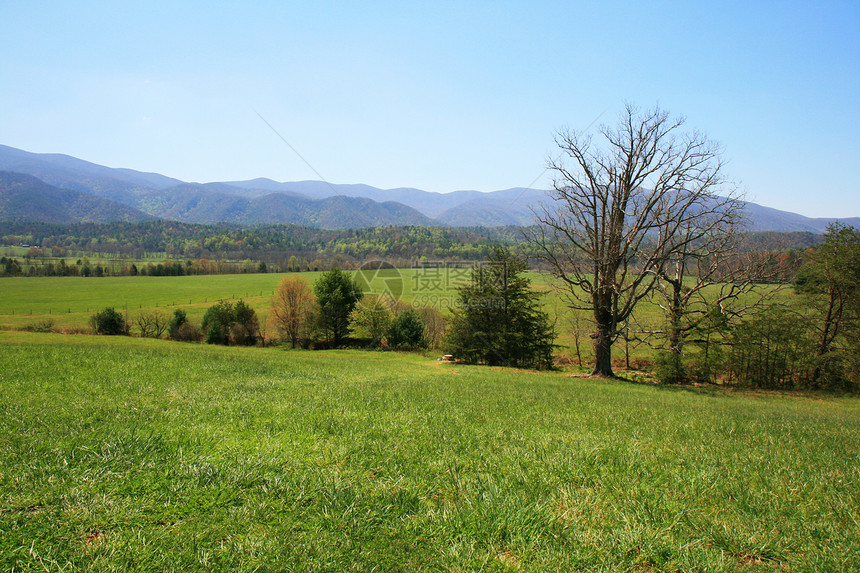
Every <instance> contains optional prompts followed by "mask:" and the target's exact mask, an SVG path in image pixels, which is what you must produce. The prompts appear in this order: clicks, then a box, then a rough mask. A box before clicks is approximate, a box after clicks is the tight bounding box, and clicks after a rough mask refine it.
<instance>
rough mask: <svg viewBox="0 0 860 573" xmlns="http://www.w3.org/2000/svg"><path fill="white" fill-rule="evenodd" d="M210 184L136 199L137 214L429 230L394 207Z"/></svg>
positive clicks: (423, 220)
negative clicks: (245, 192) (250, 192)
mask: <svg viewBox="0 0 860 573" xmlns="http://www.w3.org/2000/svg"><path fill="white" fill-rule="evenodd" d="M211 185H212V184H206V185H201V184H197V183H183V184H181V185H177V186H176V187H171V188H169V189H164V190H162V191H153V192H150V193H147V194H144V195H141V196H140V198H139V201H138V205H139V208H140V209H141V210H142V211H145V212H146V213H150V214H152V215H154V216H156V217H159V218H163V219H173V220H176V221H185V222H188V223H220V222H225V223H237V224H242V225H260V224H274V223H294V224H297V225H307V226H311V227H319V228H324V229H349V228H363V227H384V226H388V225H422V226H423V225H430V224H432V221H431V220H430V218H429V217H427V216H425V215H422V214H421V213H419V212H418V211H416V210H415V209H412V208H411V207H407V206H406V205H401V204H400V203H394V202H384V203H377V202H376V201H372V200H370V199H366V198H362V197H344V196H336V197H327V198H325V199H308V198H306V197H301V196H295V195H288V194H285V193H269V194H267V195H262V196H257V197H243V196H241V195H238V194H235V193H230V192H223V191H224V190H223V189H221V190H220V191H213V190H212V187H211Z"/></svg>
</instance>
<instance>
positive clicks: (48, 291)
mask: <svg viewBox="0 0 860 573" xmlns="http://www.w3.org/2000/svg"><path fill="white" fill-rule="evenodd" d="M320 274H321V273H318V272H308V273H289V274H276V273H271V274H265V273H264V274H256V273H250V274H225V275H196V276H182V277H149V276H136V277H100V278H95V277H88V278H84V277H32V278H31V277H15V278H3V279H0V329H3V328H6V329H20V328H24V327H26V326H28V325H32V324H36V323H39V322H42V321H45V320H52V321H54V324H55V327H56V328H59V329H74V328H85V327H86V326H87V324H88V320H89V318H90V316H91V315H92V314H93V313H95V312H96V311H98V310H102V309H104V308H105V307H108V306H112V307H114V308H116V309H118V310H120V311H126V310H127V311H128V315H129V318H130V319H131V320H132V321H133V320H134V318H135V316H136V315H137V313H138V312H139V311H141V310H146V311H151V310H155V309H159V310H163V311H165V312H166V313H168V314H172V312H173V310H174V309H176V308H181V309H183V310H185V311H186V312H187V313H188V316H189V318H190V319H191V320H193V321H197V322H199V321H201V320H202V318H203V314H204V313H205V312H206V309H207V308H208V307H209V306H211V305H212V304H214V303H215V302H218V301H219V300H221V299H225V300H235V299H239V298H241V299H244V300H245V302H247V303H249V304H250V305H251V306H252V307H253V308H254V309H255V310H256V311H257V313H258V315H260V316H261V317H265V316H267V315H268V314H269V304H270V300H271V296H272V294H273V292H274V290H275V289H276V288H277V285H278V282H279V281H280V280H281V278H283V277H284V276H297V277H301V278H305V279H307V280H308V282H309V283H311V284H313V283H314V281H316V279H317V278H318V277H319V275H320ZM365 276H366V277H367V278H369V279H372V280H371V283H370V285H371V290H372V292H376V293H382V292H386V289H388V290H390V291H394V294H395V295H397V296H398V297H399V298H400V299H401V300H403V301H405V302H409V303H414V304H417V305H425V306H433V307H435V308H438V309H439V310H441V311H442V312H443V313H447V312H448V310H449V309H450V308H451V307H452V306H453V305H454V304H455V301H456V287H457V286H459V285H460V284H463V283H464V282H467V281H468V280H469V269H448V270H444V269H443V270H440V271H435V270H432V269H399V270H393V271H383V272H382V273H380V274H379V275H376V274H375V273H373V272H370V273H369V274H367V275H365ZM530 278H531V280H532V284H533V286H534V288H535V289H537V290H539V291H542V292H546V293H547V294H546V296H544V297H543V304H544V305H545V309H546V310H547V312H549V313H550V315H551V316H552V317H553V318H557V323H556V325H557V331H558V333H559V341H558V342H559V344H560V345H561V346H562V347H563V351H565V352H567V351H568V350H567V349H569V348H572V347H573V345H574V335H573V328H574V324H573V318H572V317H573V316H575V315H574V313H573V312H572V311H570V310H569V309H567V308H566V306H565V304H564V302H563V301H562V299H561V298H560V297H559V295H558V294H557V293H554V292H552V289H551V287H550V277H549V276H548V275H546V274H541V273H530ZM639 309H640V310H639V312H640V316H643V317H645V318H646V319H647V320H650V321H654V322H659V321H660V313H659V309H658V308H657V307H655V306H654V305H649V304H647V303H643V304H641V305H640V307H639ZM578 316H580V317H582V318H581V321H580V326H579V327H580V329H581V331H582V332H581V333H580V345H581V349H582V352H583V357H584V358H586V357H588V356H590V355H591V346H590V345H591V343H590V339H589V338H588V330H589V327H588V324H587V321H586V318H587V316H588V313H585V312H581V313H578ZM571 352H572V351H571ZM623 353H624V349H623V343H622V342H619V343H617V344H616V349H615V356H623ZM631 353H632V354H633V355H635V356H647V355H650V350H649V349H648V348H647V347H645V346H641V347H638V348H634V349H633V350H632V351H631Z"/></svg>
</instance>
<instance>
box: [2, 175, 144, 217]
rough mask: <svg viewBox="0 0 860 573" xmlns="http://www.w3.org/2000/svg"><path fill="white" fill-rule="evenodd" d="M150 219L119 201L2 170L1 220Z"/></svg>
mask: <svg viewBox="0 0 860 573" xmlns="http://www.w3.org/2000/svg"><path fill="white" fill-rule="evenodd" d="M148 219H152V217H151V216H149V215H147V214H146V213H143V212H141V211H138V210H137V209H134V208H132V207H129V206H127V205H123V204H121V203H117V202H116V201H111V200H109V199H104V198H102V197H97V196H95V195H93V194H91V193H84V192H82V191H75V190H72V189H59V188H57V187H54V186H53V185H48V184H47V183H45V182H44V181H41V180H39V179H37V178H35V177H33V176H31V175H25V174H22V173H12V172H9V171H0V221H12V220H21V221H41V222H44V223H107V222H111V221H128V222H137V221H145V220H148Z"/></svg>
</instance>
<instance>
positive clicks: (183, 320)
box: [167, 308, 188, 340]
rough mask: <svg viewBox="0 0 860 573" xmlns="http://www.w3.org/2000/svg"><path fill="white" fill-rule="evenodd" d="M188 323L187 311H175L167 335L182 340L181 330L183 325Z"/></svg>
mask: <svg viewBox="0 0 860 573" xmlns="http://www.w3.org/2000/svg"><path fill="white" fill-rule="evenodd" d="M187 323H188V317H187V316H186V315H185V311H184V310H182V309H181V308H177V309H176V310H174V311H173V317H172V318H171V319H170V322H169V323H168V324H167V335H168V336H169V337H170V338H172V339H174V340H180V338H178V336H179V328H180V327H181V326H182V325H183V324H187Z"/></svg>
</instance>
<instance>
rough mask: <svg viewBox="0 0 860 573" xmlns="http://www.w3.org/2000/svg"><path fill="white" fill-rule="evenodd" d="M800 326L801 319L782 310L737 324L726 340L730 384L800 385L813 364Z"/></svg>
mask: <svg viewBox="0 0 860 573" xmlns="http://www.w3.org/2000/svg"><path fill="white" fill-rule="evenodd" d="M802 325H803V319H802V317H801V316H800V315H798V314H797V312H795V311H792V310H791V309H787V308H784V307H771V308H767V309H763V310H762V311H761V312H758V313H756V314H755V315H754V316H753V317H751V318H750V319H748V320H745V321H743V322H741V323H740V324H738V325H737V326H736V327H735V328H734V329H733V331H732V335H731V337H730V339H729V345H730V348H731V352H730V354H729V356H728V365H727V367H728V375H729V379H730V381H732V382H735V383H738V384H741V385H744V386H754V387H757V388H794V387H796V386H802V385H803V384H804V382H805V381H806V380H808V378H809V370H810V367H811V365H812V348H811V343H810V340H809V338H808V334H807V332H806V329H804V328H803V326H802Z"/></svg>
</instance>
